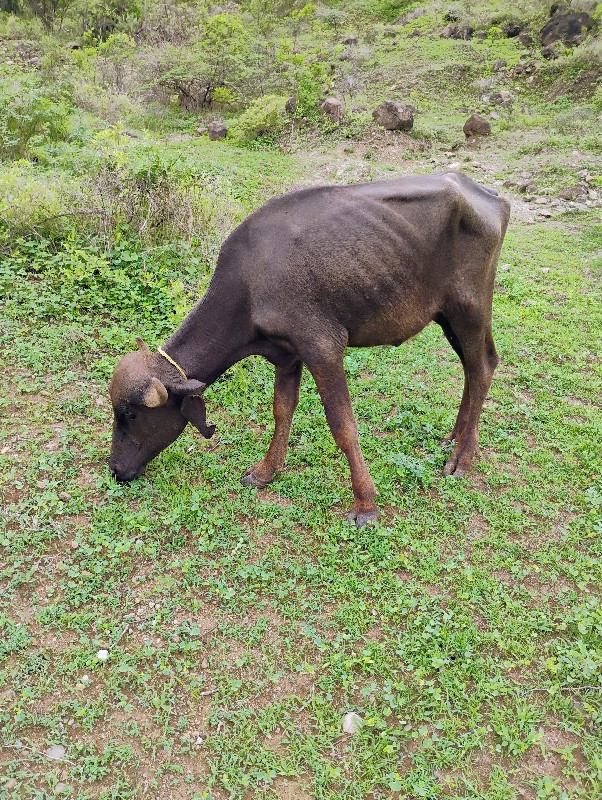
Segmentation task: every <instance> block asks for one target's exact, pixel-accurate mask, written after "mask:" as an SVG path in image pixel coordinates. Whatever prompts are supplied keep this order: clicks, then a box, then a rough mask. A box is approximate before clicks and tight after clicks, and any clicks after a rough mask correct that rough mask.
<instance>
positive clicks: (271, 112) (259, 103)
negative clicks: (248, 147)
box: [232, 94, 286, 142]
mask: <svg viewBox="0 0 602 800" xmlns="http://www.w3.org/2000/svg"><path fill="white" fill-rule="evenodd" d="M285 104H286V97H282V96H281V95H277V94H266V95H264V96H263V97H258V98H257V100H254V101H253V102H252V103H251V105H250V106H249V107H248V108H247V110H246V111H245V112H244V113H243V114H242V115H241V116H240V117H239V118H238V121H237V122H236V124H235V125H234V127H233V128H232V138H233V139H234V140H235V141H237V142H250V141H252V140H253V139H257V137H258V136H266V135H267V136H270V135H275V134H277V133H278V132H279V131H280V130H281V129H282V127H283V126H284V123H285V122H286V112H285V109H284V106H285Z"/></svg>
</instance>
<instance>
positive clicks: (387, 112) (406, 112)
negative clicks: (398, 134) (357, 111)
mask: <svg viewBox="0 0 602 800" xmlns="http://www.w3.org/2000/svg"><path fill="white" fill-rule="evenodd" d="M414 111H415V108H414V106H412V105H409V104H407V103H398V102H396V101H395V100H386V101H385V102H384V103H381V104H380V105H379V106H378V108H375V109H374V111H373V112H372V116H373V117H374V120H375V121H376V122H377V123H378V125H382V126H383V128H386V130H388V131H410V130H412V127H413V126H414Z"/></svg>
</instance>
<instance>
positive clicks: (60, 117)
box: [0, 65, 72, 158]
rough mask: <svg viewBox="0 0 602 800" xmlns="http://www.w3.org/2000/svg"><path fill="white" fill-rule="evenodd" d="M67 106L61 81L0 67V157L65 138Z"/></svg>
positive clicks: (6, 66)
mask: <svg viewBox="0 0 602 800" xmlns="http://www.w3.org/2000/svg"><path fill="white" fill-rule="evenodd" d="M71 109H72V107H71V105H70V103H69V91H68V89H67V87H66V85H65V84H63V83H60V82H56V83H44V82H42V80H41V79H40V77H39V76H38V75H37V74H35V73H30V72H23V71H21V70H20V69H18V68H17V67H13V66H8V65H5V66H2V67H0V157H2V158H20V157H21V156H24V155H27V153H29V152H30V151H31V150H32V148H34V147H35V146H37V145H40V144H43V143H45V142H54V141H59V140H61V139H64V138H66V136H67V133H68V120H69V115H70V113H71Z"/></svg>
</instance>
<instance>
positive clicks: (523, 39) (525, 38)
mask: <svg viewBox="0 0 602 800" xmlns="http://www.w3.org/2000/svg"><path fill="white" fill-rule="evenodd" d="M518 41H519V42H520V43H521V44H522V46H523V47H531V45H532V44H533V37H532V36H529V34H528V33H521V35H520V36H519V37H518Z"/></svg>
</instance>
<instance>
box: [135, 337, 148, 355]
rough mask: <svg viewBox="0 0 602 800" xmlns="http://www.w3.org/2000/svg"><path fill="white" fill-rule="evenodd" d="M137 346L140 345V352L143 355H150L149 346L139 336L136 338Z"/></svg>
mask: <svg viewBox="0 0 602 800" xmlns="http://www.w3.org/2000/svg"><path fill="white" fill-rule="evenodd" d="M136 344H137V345H138V350H140V352H141V353H150V350H149V349H148V346H147V345H145V344H144V342H143V341H142V339H141V338H140V337H139V336H136Z"/></svg>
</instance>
